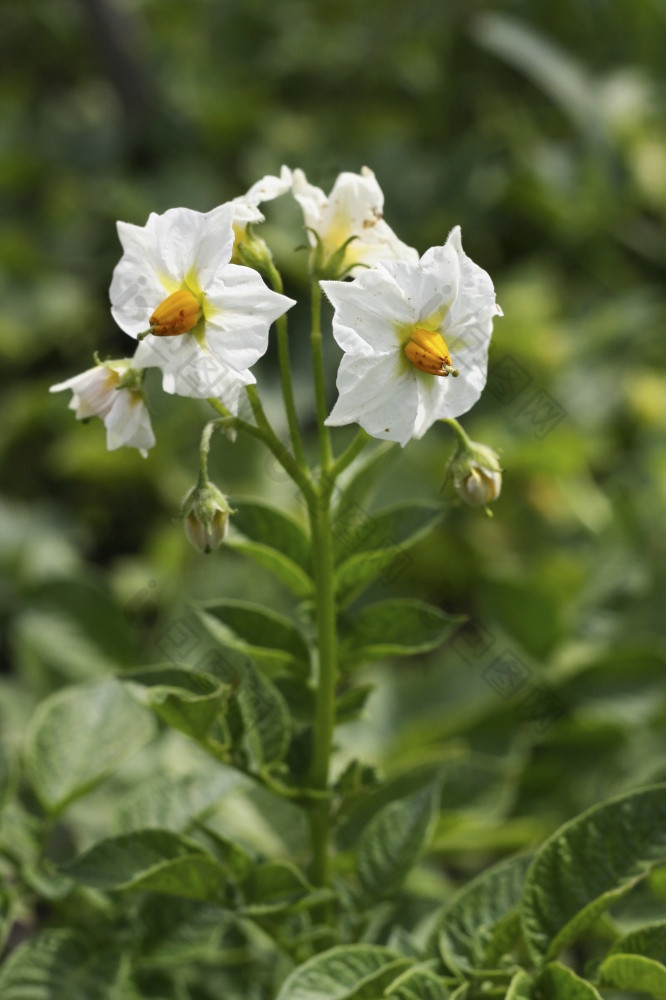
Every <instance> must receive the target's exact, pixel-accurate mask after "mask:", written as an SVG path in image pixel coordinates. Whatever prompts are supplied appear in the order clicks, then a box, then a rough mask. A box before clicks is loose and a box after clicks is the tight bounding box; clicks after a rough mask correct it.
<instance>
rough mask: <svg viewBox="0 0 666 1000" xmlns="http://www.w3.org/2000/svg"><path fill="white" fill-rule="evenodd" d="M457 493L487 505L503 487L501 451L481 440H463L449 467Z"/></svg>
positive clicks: (468, 500)
mask: <svg viewBox="0 0 666 1000" xmlns="http://www.w3.org/2000/svg"><path fill="white" fill-rule="evenodd" d="M447 471H448V473H449V474H450V475H451V478H452V480H453V485H454V488H455V490H456V493H457V494H458V496H459V497H460V498H461V500H464V501H465V503H468V504H471V506H472V507H485V506H486V504H489V503H492V501H493V500H497V498H498V496H499V495H500V492H501V490H502V468H501V466H500V461H499V455H498V454H497V452H496V451H493V449H492V448H489V447H488V446H487V445H485V444H479V442H478V441H469V444H468V445H463V444H462V442H461V443H459V445H458V448H457V450H456V452H455V453H454V455H453V456H452V458H451V461H450V463H449V467H448V470H447Z"/></svg>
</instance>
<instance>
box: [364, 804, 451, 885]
mask: <svg viewBox="0 0 666 1000" xmlns="http://www.w3.org/2000/svg"><path fill="white" fill-rule="evenodd" d="M435 790H436V789H435V787H434V786H433V785H427V786H426V787H425V788H422V789H421V790H420V791H418V792H416V794H414V795H410V796H408V797H407V798H404V799H399V800H398V801H397V802H390V803H389V804H388V805H387V806H384V808H383V809H381V810H380V811H379V812H378V813H377V814H376V815H375V816H373V818H372V819H371V821H370V822H369V823H368V826H367V827H366V829H365V830H364V831H363V834H362V836H361V840H360V843H359V846H358V855H357V859H356V864H357V870H358V876H359V879H360V882H361V885H362V886H363V889H364V890H365V892H366V893H367V894H368V895H369V896H371V897H373V898H381V897H384V896H391V895H393V894H394V893H395V892H397V890H398V889H399V888H400V886H401V884H402V882H403V881H404V879H405V877H406V875H407V874H408V872H409V871H410V869H411V868H413V867H414V865H415V864H416V862H417V861H418V860H419V858H420V856H421V854H422V852H423V850H424V849H425V847H426V844H427V842H428V838H429V835H430V833H431V830H432V825H433V820H434V816H435V809H436V796H435Z"/></svg>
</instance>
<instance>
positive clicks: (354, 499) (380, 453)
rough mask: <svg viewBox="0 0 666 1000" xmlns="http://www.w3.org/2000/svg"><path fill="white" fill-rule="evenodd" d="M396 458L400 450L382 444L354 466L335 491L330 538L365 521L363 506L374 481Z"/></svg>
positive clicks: (392, 445)
mask: <svg viewBox="0 0 666 1000" xmlns="http://www.w3.org/2000/svg"><path fill="white" fill-rule="evenodd" d="M399 454H400V449H399V448H396V447H395V445H394V443H393V442H385V443H383V444H380V445H379V446H378V447H377V448H375V450H374V451H373V452H371V453H370V454H366V455H364V456H363V457H362V458H361V459H360V460H359V461H357V462H355V463H354V465H353V466H352V467H351V470H350V474H349V475H348V478H347V481H346V483H345V484H344V485H343V486H341V487H339V488H338V489H337V490H336V491H335V513H334V517H333V534H334V535H335V536H336V537H342V536H344V534H345V533H346V532H348V531H350V530H352V529H353V528H354V527H355V526H357V525H358V523H359V519H364V518H365V517H367V514H366V512H365V511H364V510H363V504H364V503H365V501H366V500H367V498H368V497H369V496H370V495H371V493H372V492H373V490H374V487H375V484H376V482H377V480H378V478H379V477H380V476H381V474H382V473H383V472H384V470H385V469H386V468H388V467H389V465H391V463H392V462H394V461H395V459H396V458H397V457H398V455H399Z"/></svg>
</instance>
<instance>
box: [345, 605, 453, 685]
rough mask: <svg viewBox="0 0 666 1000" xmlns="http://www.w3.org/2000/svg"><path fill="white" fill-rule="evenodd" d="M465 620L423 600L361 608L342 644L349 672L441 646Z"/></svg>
mask: <svg viewBox="0 0 666 1000" xmlns="http://www.w3.org/2000/svg"><path fill="white" fill-rule="evenodd" d="M462 620H463V619H462V618H461V617H460V616H458V615H447V614H446V613H445V612H444V611H440V609H439V608H436V607H434V606H433V605H431V604H425V603H424V602H423V601H416V600H411V599H409V598H394V599H393V600H389V601H379V602H378V603H377V604H369V605H368V606H367V607H365V608H362V609H361V611H360V613H359V615H358V617H357V619H356V622H355V623H354V625H353V627H352V629H351V632H350V633H349V634H348V635H347V636H345V638H344V639H343V642H342V643H341V651H340V660H341V663H343V664H344V666H345V668H346V669H350V668H351V667H353V666H355V665H357V664H359V663H363V662H367V661H368V660H380V659H383V658H384V657H388V656H414V655H416V654H417V653H428V652H430V651H431V650H433V649H436V648H437V647H438V646H440V645H441V644H442V643H443V642H444V640H445V639H446V638H447V637H448V636H449V635H450V634H451V632H453V631H454V630H455V629H456V628H457V627H458V626H459V625H460V622H461V621H462Z"/></svg>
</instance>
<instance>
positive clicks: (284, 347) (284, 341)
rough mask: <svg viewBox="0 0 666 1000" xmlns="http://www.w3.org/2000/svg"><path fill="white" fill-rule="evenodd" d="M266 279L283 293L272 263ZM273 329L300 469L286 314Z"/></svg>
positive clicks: (303, 460) (302, 455) (304, 464)
mask: <svg viewBox="0 0 666 1000" xmlns="http://www.w3.org/2000/svg"><path fill="white" fill-rule="evenodd" d="M268 277H269V278H270V282H271V284H272V286H273V288H274V289H275V291H276V292H279V293H280V294H282V293H283V291H284V286H283V284H282V276H281V275H280V272H279V271H278V269H277V268H276V266H275V264H273V262H272V261H271V262H270V264H269V266H268ZM275 329H276V332H277V345H278V364H279V366H280V382H281V384H282V398H283V399H284V408H285V412H286V414H287V424H288V426H289V436H290V438H291V446H292V448H293V449H294V455H295V456H296V461H297V462H298V464H299V465H300V466H301V467H302V468H306V467H307V462H306V458H305V451H304V449H303V440H302V438H301V431H300V427H299V425H298V414H297V412H296V400H295V398H294V385H293V382H292V378H291V365H290V364H289V338H288V335H287V314H286V313H283V314H282V316H280V317H279V318H278V319H277V320H276V321H275Z"/></svg>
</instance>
